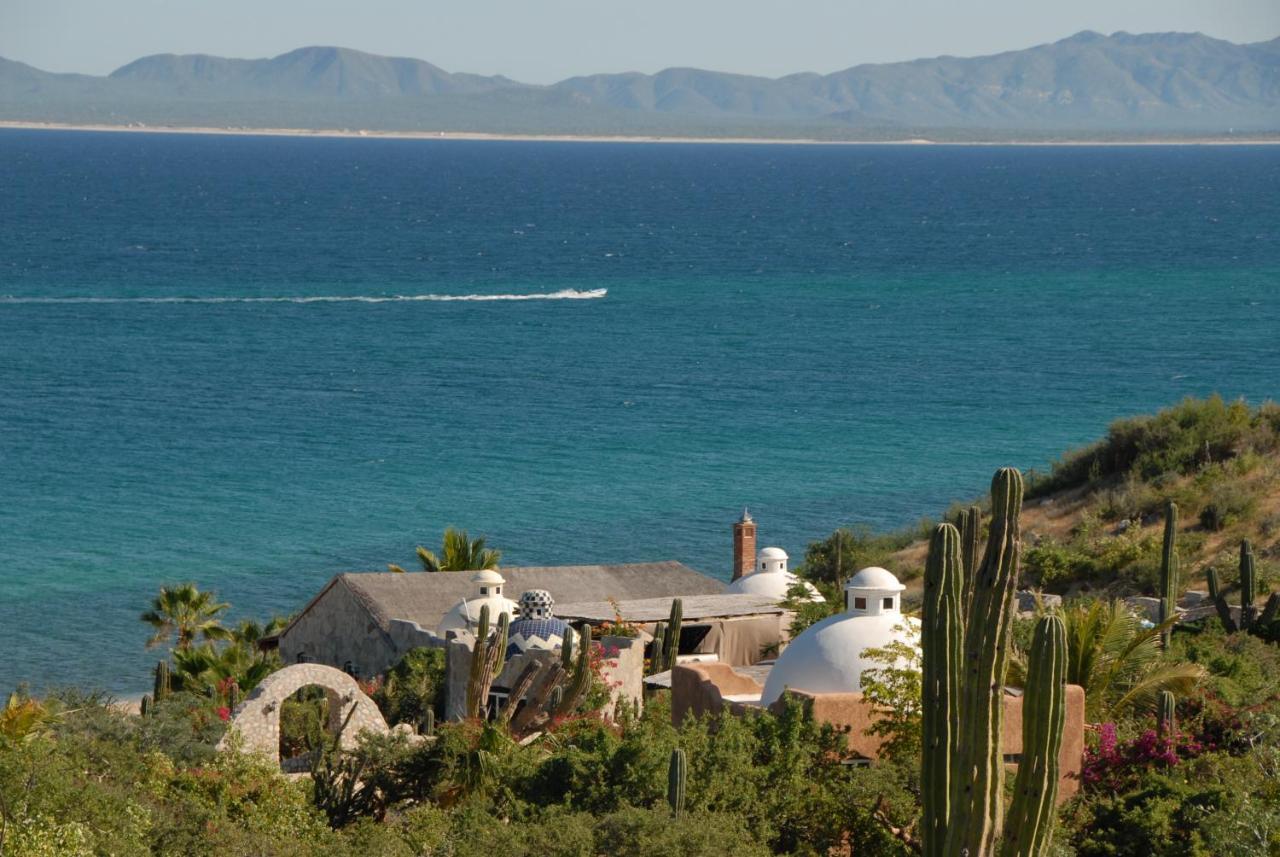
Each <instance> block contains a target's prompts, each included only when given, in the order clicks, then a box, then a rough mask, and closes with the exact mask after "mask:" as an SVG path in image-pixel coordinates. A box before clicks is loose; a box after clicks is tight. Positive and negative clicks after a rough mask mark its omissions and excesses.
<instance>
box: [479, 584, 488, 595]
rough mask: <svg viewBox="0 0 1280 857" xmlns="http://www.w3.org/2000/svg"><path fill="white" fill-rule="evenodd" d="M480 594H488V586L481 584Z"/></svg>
mask: <svg viewBox="0 0 1280 857" xmlns="http://www.w3.org/2000/svg"><path fill="white" fill-rule="evenodd" d="M480 594H481V595H488V594H489V587H487V586H482V587H480Z"/></svg>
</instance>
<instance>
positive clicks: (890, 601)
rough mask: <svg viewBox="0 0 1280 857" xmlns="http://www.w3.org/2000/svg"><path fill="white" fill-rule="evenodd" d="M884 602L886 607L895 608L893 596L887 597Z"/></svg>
mask: <svg viewBox="0 0 1280 857" xmlns="http://www.w3.org/2000/svg"><path fill="white" fill-rule="evenodd" d="M883 603H884V609H886V610H892V609H893V599H892V598H886V599H885V600H884V602H883Z"/></svg>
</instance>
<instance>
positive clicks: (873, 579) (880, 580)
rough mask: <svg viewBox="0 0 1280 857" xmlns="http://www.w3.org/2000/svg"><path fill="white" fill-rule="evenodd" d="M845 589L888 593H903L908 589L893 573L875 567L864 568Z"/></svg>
mask: <svg viewBox="0 0 1280 857" xmlns="http://www.w3.org/2000/svg"><path fill="white" fill-rule="evenodd" d="M844 588H845V589H876V590H880V589H883V590H885V591H887V592H901V591H902V590H904V589H906V588H907V587H905V586H903V585H902V584H901V583H899V582H898V578H896V577H894V576H893V572H891V571H889V570H887V569H883V568H880V567H879V566H877V565H873V566H871V567H870V568H864V569H863V570H862V571H860V572H858V573H857V574H855V575H854V576H853V577H851V578H849V582H848V583H846V584H845V585H844Z"/></svg>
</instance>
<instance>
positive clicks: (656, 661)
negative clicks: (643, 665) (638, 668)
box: [649, 622, 667, 675]
mask: <svg viewBox="0 0 1280 857" xmlns="http://www.w3.org/2000/svg"><path fill="white" fill-rule="evenodd" d="M666 671H667V626H666V625H665V624H664V623H662V622H659V623H658V624H657V625H655V626H654V628H653V657H651V658H649V675H657V674H658V673H660V672H666Z"/></svg>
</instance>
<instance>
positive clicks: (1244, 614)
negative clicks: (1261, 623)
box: [1240, 539, 1258, 631]
mask: <svg viewBox="0 0 1280 857" xmlns="http://www.w3.org/2000/svg"><path fill="white" fill-rule="evenodd" d="M1257 597H1258V577H1257V570H1256V568H1255V566H1254V560H1253V545H1252V544H1251V543H1250V541H1249V540H1248V539H1245V540H1244V541H1242V542H1241V543H1240V629H1241V630H1243V631H1248V630H1249V629H1250V628H1252V627H1253V620H1254V619H1255V618H1256V616H1257V611H1256V608H1254V606H1253V602H1254V600H1255V599H1256V598H1257Z"/></svg>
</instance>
